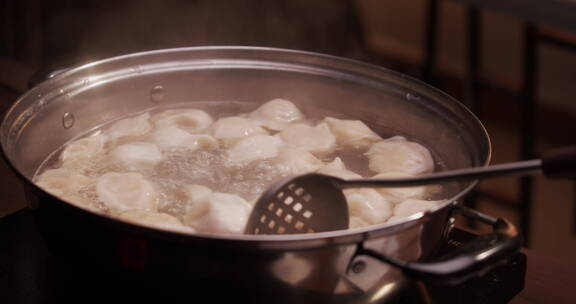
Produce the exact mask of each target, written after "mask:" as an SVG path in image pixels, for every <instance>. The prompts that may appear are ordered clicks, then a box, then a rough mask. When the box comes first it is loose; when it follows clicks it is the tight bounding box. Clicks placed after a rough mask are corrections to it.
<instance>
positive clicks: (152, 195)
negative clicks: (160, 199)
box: [96, 172, 157, 211]
mask: <svg viewBox="0 0 576 304" xmlns="http://www.w3.org/2000/svg"><path fill="white" fill-rule="evenodd" d="M96 195H97V196H98V200H99V201H101V202H103V203H104V204H105V205H106V206H108V207H110V208H113V209H116V210H118V211H125V210H130V209H145V210H156V207H157V193H156V189H155V188H154V186H153V185H152V183H150V182H149V181H148V180H146V178H144V176H142V175H141V174H139V173H132V172H131V173H116V172H109V173H105V174H104V175H102V176H100V177H99V178H98V179H97V180H96Z"/></svg>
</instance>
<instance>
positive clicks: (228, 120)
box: [211, 116, 268, 143]
mask: <svg viewBox="0 0 576 304" xmlns="http://www.w3.org/2000/svg"><path fill="white" fill-rule="evenodd" d="M211 133H212V136H214V138H216V139H219V140H222V141H224V142H225V143H234V142H236V141H238V140H240V139H242V138H245V137H249V136H254V135H267V134H268V132H266V130H264V129H262V127H260V126H259V125H258V124H257V123H256V122H255V121H254V120H251V119H247V118H243V117H239V116H232V117H224V118H220V119H218V120H217V121H216V122H215V123H214V124H213V125H212V128H211Z"/></svg>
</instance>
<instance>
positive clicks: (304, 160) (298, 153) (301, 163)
mask: <svg viewBox="0 0 576 304" xmlns="http://www.w3.org/2000/svg"><path fill="white" fill-rule="evenodd" d="M323 165H324V163H323V162H322V161H321V160H319V159H318V158H316V157H315V156H314V155H312V153H310V152H308V151H305V150H299V149H295V148H286V149H283V150H282V151H281V152H280V155H278V157H277V158H276V167H277V168H278V169H279V170H280V171H281V172H282V173H284V174H287V175H297V174H304V173H309V172H314V171H316V170H318V169H320V168H321V167H322V166H323Z"/></svg>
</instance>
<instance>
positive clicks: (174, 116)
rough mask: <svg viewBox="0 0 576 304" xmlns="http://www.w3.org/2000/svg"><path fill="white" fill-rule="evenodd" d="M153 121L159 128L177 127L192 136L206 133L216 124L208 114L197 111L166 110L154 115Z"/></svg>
mask: <svg viewBox="0 0 576 304" xmlns="http://www.w3.org/2000/svg"><path fill="white" fill-rule="evenodd" d="M152 121H153V122H154V125H155V126H156V127H158V128H162V127H171V126H175V127H178V128H180V129H182V130H184V131H186V132H188V133H191V134H198V133H202V132H204V131H206V130H207V129H208V127H210V125H212V123H213V122H214V120H213V119H212V117H211V116H210V115H209V114H208V113H206V112H204V111H202V110H197V109H188V110H183V109H182V110H181V109H171V110H166V111H163V112H161V113H158V114H156V115H154V117H152Z"/></svg>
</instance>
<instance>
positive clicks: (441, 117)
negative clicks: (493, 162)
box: [0, 47, 520, 303]
mask: <svg viewBox="0 0 576 304" xmlns="http://www.w3.org/2000/svg"><path fill="white" fill-rule="evenodd" d="M272 98H286V99H288V100H291V101H293V102H294V103H295V104H296V105H297V106H299V107H301V108H302V109H304V111H305V112H306V113H311V112H312V111H313V112H314V113H315V115H318V116H319V117H322V116H325V115H332V116H336V117H348V118H350V117H352V118H355V119H360V120H363V121H365V122H367V123H368V124H369V125H370V126H371V127H372V128H373V129H375V130H376V131H377V132H379V133H380V134H381V135H383V136H387V135H396V134H403V135H405V136H408V137H410V138H414V139H416V140H417V141H419V142H421V143H423V144H424V145H426V146H427V147H429V148H431V150H432V152H433V154H434V156H435V158H436V159H437V160H441V161H442V165H443V166H445V167H446V168H454V169H455V168H463V167H469V166H481V165H485V164H487V163H488V161H489V155H490V142H489V138H488V135H487V134H486V131H485V130H484V128H483V126H482V124H481V123H480V122H479V121H478V119H476V118H475V117H474V115H473V114H471V113H470V112H469V111H468V110H467V109H466V108H464V107H463V106H462V105H461V104H460V103H459V102H457V101H456V100H454V99H452V98H450V97H449V96H447V95H445V94H443V93H442V92H440V91H438V90H436V89H434V88H432V87H429V86H427V85H425V84H422V83H420V82H418V81H416V80H414V79H411V78H409V77H406V76H404V75H402V74H398V73H395V72H392V71H389V70H386V69H383V68H379V67H375V66H371V65H367V64H363V63H360V62H356V61H351V60H346V59H341V58H336V57H330V56H324V55H319V54H313V53H306V52H299V51H290V50H280V49H270V48H251V47H202V48H181V49H169V50H159V51H152V52H145V53H137V54H132V55H127V56H121V57H116V58H112V59H107V60H102V61H98V62H94V63H90V64H87V65H84V66H81V67H78V68H74V69H71V70H67V71H65V72H63V73H60V74H58V75H56V76H54V77H52V78H50V79H49V80H47V81H45V82H43V83H41V84H40V85H38V86H36V87H34V88H33V89H31V90H30V91H29V92H28V93H26V94H25V95H24V96H22V97H21V98H20V99H19V100H18V101H17V102H16V103H15V104H14V105H13V106H12V108H11V109H10V110H9V112H8V113H7V115H6V117H5V118H4V121H3V123H2V126H1V130H0V132H1V143H2V151H3V153H4V157H5V158H6V159H7V161H8V162H9V164H10V165H11V166H12V167H13V169H14V171H15V172H16V173H17V174H18V175H19V176H20V177H21V178H22V181H23V182H24V184H25V186H26V188H27V189H28V191H27V194H28V198H29V203H30V208H32V209H33V210H35V214H36V219H37V223H38V225H39V227H40V229H41V231H42V233H43V235H44V238H45V239H46V242H47V244H48V246H49V247H50V250H51V251H52V252H53V253H54V254H55V255H58V256H64V257H67V258H70V259H76V260H85V261H89V262H90V263H96V264H98V265H106V266H107V267H120V268H122V269H128V270H130V271H134V272H136V273H142V274H147V273H153V274H158V273H162V274H163V275H166V276H177V277H183V278H186V279H187V280H191V281H206V280H208V281H210V282H215V284H219V286H222V287H223V289H227V290H228V289H234V290H244V291H249V292H247V293H242V294H243V297H248V298H250V300H251V301H256V302H268V303H269V302H270V301H273V302H275V303H284V302H285V303H288V302H298V303H302V302H314V303H321V302H330V303H340V302H342V303H375V302H379V301H382V300H386V299H390V297H391V296H392V295H393V294H394V293H395V291H396V290H398V288H399V287H400V286H402V285H403V284H404V282H405V278H406V275H408V276H411V277H415V278H423V279H433V280H444V279H449V280H451V281H460V280H462V279H465V278H467V277H469V276H472V275H476V274H478V273H481V272H482V271H484V270H486V268H487V267H490V265H493V264H495V263H496V262H497V261H499V260H500V259H503V258H506V257H507V256H508V255H510V254H511V253H513V252H514V251H517V250H518V248H519V246H520V241H519V237H518V236H517V234H516V232H515V230H514V228H513V227H512V226H511V225H510V224H509V223H508V222H507V221H505V220H499V219H493V218H491V217H489V216H486V215H483V214H479V213H477V212H474V211H472V210H468V209H465V208H463V207H460V206H459V204H458V200H459V199H460V198H461V197H462V196H463V195H465V194H466V193H467V192H468V191H469V190H470V189H471V188H472V187H473V186H474V183H462V184H457V185H452V187H451V188H449V189H451V190H450V191H449V193H447V195H448V197H450V199H449V200H447V201H446V202H445V203H444V204H442V205H441V206H439V207H438V208H436V209H435V210H431V211H429V212H425V213H419V214H415V215H413V216H411V217H409V218H406V219H404V220H402V221H400V222H393V223H385V224H381V225H376V226H372V227H367V228H359V229H353V230H345V231H334V232H325V233H317V234H309V235H275V236H264V235H234V236H223V235H208V234H197V235H185V234H179V233H175V232H166V231H160V230H154V229H150V228H146V227H143V226H138V225H133V224H128V223H124V222H120V221H118V220H116V219H113V218H109V217H106V216H104V215H100V214H95V213H92V212H90V211H88V210H84V209H81V208H80V207H77V206H75V205H73V204H70V203H67V202H65V201H62V200H60V199H58V198H56V197H54V196H51V195H50V194H48V193H46V192H44V191H43V190H41V189H40V188H38V187H36V186H35V185H34V184H33V183H32V182H31V179H32V177H33V174H34V173H35V170H36V169H37V168H38V166H39V165H40V164H41V162H42V161H43V160H44V159H45V158H46V157H47V156H48V155H49V154H50V153H51V152H52V151H54V150H55V149H57V148H58V147H60V146H61V145H62V144H64V143H65V142H67V141H68V140H70V139H72V138H74V137H76V136H78V135H79V134H81V133H83V132H85V131H87V130H89V129H92V128H95V127H97V126H99V125H101V124H103V123H105V122H107V121H109V120H111V119H115V118H118V117H121V116H124V115H126V114H128V113H132V112H137V111H143V110H145V109H148V108H151V107H156V106H165V105H170V104H176V103H182V102H185V103H191V104H193V103H195V102H205V101H214V100H215V101H222V100H231V101H238V102H239V103H238V105H239V107H242V108H255V107H257V106H258V105H259V104H260V103H263V102H266V101H268V100H270V99H272ZM317 109H321V111H317ZM455 211H461V212H462V213H463V214H464V215H466V216H469V217H472V218H474V219H478V220H481V221H485V222H488V223H490V224H492V225H493V227H494V232H493V233H491V234H488V235H486V236H484V237H482V238H480V240H479V241H476V242H475V243H474V244H473V245H472V246H471V247H470V249H467V250H463V252H461V253H458V254H456V256H455V257H453V258H450V259H447V260H443V261H434V262H431V261H429V262H422V261H423V260H424V259H426V258H428V257H430V256H431V254H433V253H434V251H435V250H436V249H437V247H438V245H439V243H440V241H441V240H442V238H443V237H444V235H445V234H446V233H447V231H449V229H451V227H452V223H453V215H454V212H455ZM410 261H412V262H410ZM414 261H419V262H414ZM270 296H273V297H274V298H273V300H271V298H270Z"/></svg>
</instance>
